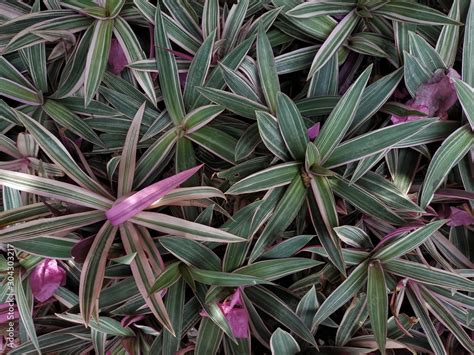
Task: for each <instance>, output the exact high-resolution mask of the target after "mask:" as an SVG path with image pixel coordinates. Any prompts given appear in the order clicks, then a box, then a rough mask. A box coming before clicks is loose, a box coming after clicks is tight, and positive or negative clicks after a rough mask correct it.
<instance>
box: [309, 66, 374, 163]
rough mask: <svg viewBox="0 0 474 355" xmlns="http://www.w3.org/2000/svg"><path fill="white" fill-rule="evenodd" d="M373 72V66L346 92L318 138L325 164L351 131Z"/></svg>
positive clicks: (317, 142)
mask: <svg viewBox="0 0 474 355" xmlns="http://www.w3.org/2000/svg"><path fill="white" fill-rule="evenodd" d="M371 71H372V66H369V67H368V68H367V69H366V70H364V72H363V73H362V74H361V75H360V76H359V78H358V79H357V80H356V81H355V82H354V84H352V85H351V87H350V88H349V89H348V90H347V91H346V93H345V94H344V96H343V97H342V98H341V100H340V101H339V102H338V103H337V105H336V107H335V108H334V109H333V110H332V112H331V114H330V115H329V117H328V119H327V120H326V121H325V123H324V124H323V126H322V128H321V131H320V133H319V135H318V137H317V138H316V140H315V141H314V143H315V144H316V146H317V147H318V150H319V152H320V153H321V159H322V161H323V162H324V161H326V160H327V159H328V158H329V157H330V156H331V153H332V152H333V151H334V149H335V148H336V146H337V145H338V144H339V143H340V142H341V141H342V139H343V138H344V135H345V134H346V132H347V130H348V129H349V127H350V125H351V123H352V119H353V118H354V116H355V112H356V110H357V107H358V106H359V103H360V100H361V97H362V93H363V91H364V88H365V85H366V84H367V81H368V80H369V76H370V73H371Z"/></svg>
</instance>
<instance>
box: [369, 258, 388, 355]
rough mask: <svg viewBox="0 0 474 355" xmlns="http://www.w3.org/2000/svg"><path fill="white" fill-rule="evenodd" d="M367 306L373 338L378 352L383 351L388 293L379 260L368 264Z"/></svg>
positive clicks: (385, 339) (385, 336)
mask: <svg viewBox="0 0 474 355" xmlns="http://www.w3.org/2000/svg"><path fill="white" fill-rule="evenodd" d="M367 308H368V310H369V316H370V323H371V326H372V331H373V332H374V336H375V340H376V341H377V344H378V346H379V350H380V352H381V353H382V354H383V353H385V344H386V341H387V318H388V294H387V286H386V285H385V276H384V271H383V268H382V265H381V264H380V262H379V261H377V260H376V261H373V262H371V263H370V264H369V273H368V281H367Z"/></svg>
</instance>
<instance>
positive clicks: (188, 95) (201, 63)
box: [183, 32, 216, 109]
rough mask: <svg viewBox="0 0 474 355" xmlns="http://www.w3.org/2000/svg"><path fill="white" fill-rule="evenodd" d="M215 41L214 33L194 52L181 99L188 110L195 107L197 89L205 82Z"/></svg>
mask: <svg viewBox="0 0 474 355" xmlns="http://www.w3.org/2000/svg"><path fill="white" fill-rule="evenodd" d="M215 39H216V33H215V32H211V33H210V34H209V37H208V38H206V40H205V41H204V42H203V43H202V46H201V47H200V48H199V50H198V51H197V52H196V55H195V56H194V58H193V60H192V61H191V65H190V66H189V70H188V76H187V77H186V85H185V87H184V97H183V99H184V103H185V105H186V107H187V108H188V109H189V108H194V107H195V103H196V100H197V98H198V97H199V92H198V91H197V88H198V87H201V86H203V84H204V81H205V80H206V76H207V73H208V71H209V66H210V64H211V60H212V54H213V51H214V41H215Z"/></svg>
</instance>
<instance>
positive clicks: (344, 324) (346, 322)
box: [335, 293, 368, 346]
mask: <svg viewBox="0 0 474 355" xmlns="http://www.w3.org/2000/svg"><path fill="white" fill-rule="evenodd" d="M367 316H368V311H367V295H366V294H365V293H360V294H359V295H357V296H356V297H354V299H353V300H352V302H351V304H350V305H349V307H348V308H347V310H346V312H345V313H344V317H343V318H342V320H341V323H340V324H339V328H337V333H336V339H335V343H336V345H338V346H344V345H345V344H346V343H347V342H348V341H349V340H350V339H351V337H352V336H353V334H354V333H355V332H356V331H357V330H358V329H359V328H360V326H361V325H362V324H364V322H365V320H366V319H367Z"/></svg>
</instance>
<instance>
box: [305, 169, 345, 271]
mask: <svg viewBox="0 0 474 355" xmlns="http://www.w3.org/2000/svg"><path fill="white" fill-rule="evenodd" d="M311 190H312V193H311V194H309V196H308V200H307V204H308V209H309V212H310V217H311V222H312V223H313V226H314V228H315V230H316V232H317V234H318V238H319V241H320V242H321V244H322V245H323V247H324V249H325V250H326V252H327V254H328V257H329V260H330V261H331V262H332V263H333V264H334V266H336V268H337V269H338V270H339V271H340V272H341V273H342V274H345V273H346V268H345V264H344V259H343V257H342V252H341V243H340V241H339V239H337V236H336V234H335V233H334V230H333V228H334V227H336V226H337V225H338V221H337V213H336V203H335V200H334V195H333V193H332V191H331V188H330V187H329V184H328V181H327V178H325V177H323V176H314V177H313V179H311Z"/></svg>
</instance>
